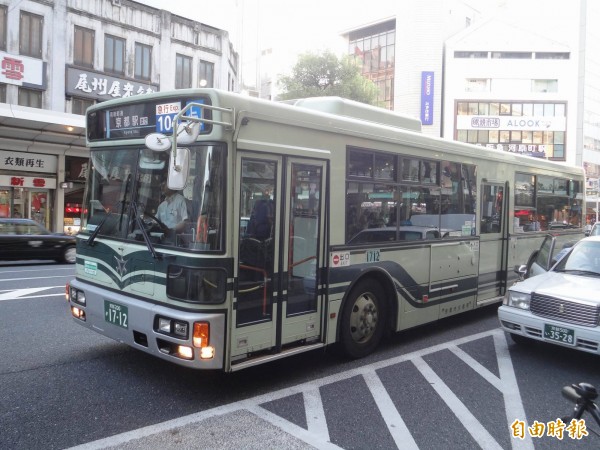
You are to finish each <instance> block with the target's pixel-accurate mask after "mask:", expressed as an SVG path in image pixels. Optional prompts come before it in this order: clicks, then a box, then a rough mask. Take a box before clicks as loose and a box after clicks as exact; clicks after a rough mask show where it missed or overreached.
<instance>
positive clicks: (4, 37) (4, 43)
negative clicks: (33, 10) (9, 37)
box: [0, 5, 8, 51]
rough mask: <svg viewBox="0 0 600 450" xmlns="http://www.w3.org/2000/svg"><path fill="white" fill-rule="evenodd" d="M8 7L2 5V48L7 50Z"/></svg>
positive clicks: (0, 17) (0, 46) (0, 36)
mask: <svg viewBox="0 0 600 450" xmlns="http://www.w3.org/2000/svg"><path fill="white" fill-rule="evenodd" d="M7 11H8V7H7V6H4V5H1V6H0V50H4V51H6V13H7Z"/></svg>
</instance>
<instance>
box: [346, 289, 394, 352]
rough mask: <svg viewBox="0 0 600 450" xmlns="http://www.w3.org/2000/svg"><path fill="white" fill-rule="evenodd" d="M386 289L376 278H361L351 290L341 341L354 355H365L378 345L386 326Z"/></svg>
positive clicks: (347, 350)
mask: <svg viewBox="0 0 600 450" xmlns="http://www.w3.org/2000/svg"><path fill="white" fill-rule="evenodd" d="M385 309H386V305H385V291H384V290H383V288H382V286H381V285H380V284H378V283H377V282H376V281H375V280H370V279H366V280H361V281H359V282H358V283H357V284H356V286H355V287H354V288H353V289H352V291H351V292H350V295H349V296H348V299H347V301H346V304H345V306H344V310H343V311H342V317H341V328H340V342H341V346H342V350H343V352H344V353H345V354H346V355H347V356H349V357H351V358H362V357H364V356H367V355H368V354H370V353H372V352H373V351H374V350H375V348H377V346H378V345H379V342H380V341H381V338H382V336H383V332H384V328H385V317H386V314H385Z"/></svg>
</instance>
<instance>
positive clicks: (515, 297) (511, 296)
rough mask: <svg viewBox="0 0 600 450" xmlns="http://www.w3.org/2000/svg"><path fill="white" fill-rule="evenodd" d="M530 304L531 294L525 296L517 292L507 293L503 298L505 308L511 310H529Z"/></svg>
mask: <svg viewBox="0 0 600 450" xmlns="http://www.w3.org/2000/svg"><path fill="white" fill-rule="evenodd" d="M530 303H531V294H525V293H523V292H519V291H508V293H507V294H506V297H505V298H504V304H505V305H506V306H512V307H513V308H520V309H529V304H530Z"/></svg>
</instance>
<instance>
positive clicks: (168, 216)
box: [156, 183, 188, 233]
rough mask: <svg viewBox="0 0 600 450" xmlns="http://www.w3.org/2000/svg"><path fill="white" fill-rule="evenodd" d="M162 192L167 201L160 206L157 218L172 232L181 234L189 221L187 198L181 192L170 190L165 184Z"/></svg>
mask: <svg viewBox="0 0 600 450" xmlns="http://www.w3.org/2000/svg"><path fill="white" fill-rule="evenodd" d="M162 191H163V194H164V195H165V199H164V200H163V201H162V203H161V204H160V205H158V210H157V211H156V218H157V219H158V220H160V221H161V222H162V223H163V224H165V225H166V226H167V227H168V228H169V229H170V230H173V231H175V232H176V233H181V232H182V231H183V230H184V228H185V224H186V221H187V220H188V213H187V204H186V201H185V197H184V196H183V195H181V194H180V193H179V192H177V191H173V190H171V189H169V188H168V187H167V183H163V185H162Z"/></svg>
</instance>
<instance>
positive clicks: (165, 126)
mask: <svg viewBox="0 0 600 450" xmlns="http://www.w3.org/2000/svg"><path fill="white" fill-rule="evenodd" d="M193 102H194V103H204V100H194V101H193ZM189 103H191V102H187V103H186V105H187V104H189ZM179 111H181V103H179V102H173V103H163V104H161V105H156V132H157V133H163V134H169V133H173V121H174V120H175V116H176V115H177V114H178V113H179ZM184 116H189V117H202V112H201V110H200V108H199V107H197V106H192V107H191V108H190V109H189V110H187V111H186V112H185V113H184ZM203 128H204V124H201V127H200V129H201V130H202V129H203Z"/></svg>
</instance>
